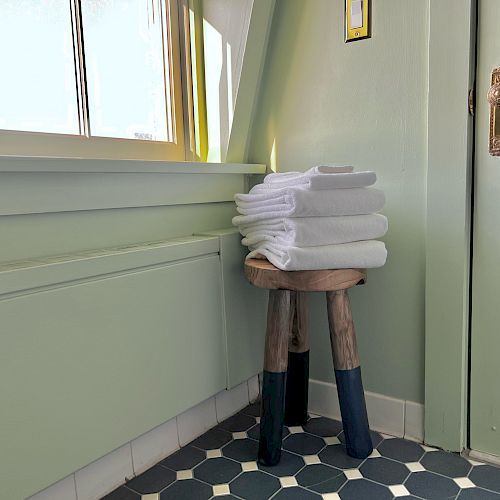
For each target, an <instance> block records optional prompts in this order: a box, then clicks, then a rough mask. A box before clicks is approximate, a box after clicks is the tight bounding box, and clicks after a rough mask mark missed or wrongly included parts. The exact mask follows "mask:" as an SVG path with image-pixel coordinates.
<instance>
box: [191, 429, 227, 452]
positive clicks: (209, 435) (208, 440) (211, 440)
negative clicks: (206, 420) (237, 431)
mask: <svg viewBox="0 0 500 500" xmlns="http://www.w3.org/2000/svg"><path fill="white" fill-rule="evenodd" d="M231 439H233V436H232V435H231V433H230V432H228V431H225V430H222V429H217V428H215V429H210V430H209V431H208V432H206V433H205V434H203V435H202V436H200V437H199V438H197V439H195V440H194V441H192V442H191V443H190V445H191V446H194V447H196V448H200V449H202V450H215V449H217V448H222V447H223V446H224V445H225V444H227V443H229V441H231Z"/></svg>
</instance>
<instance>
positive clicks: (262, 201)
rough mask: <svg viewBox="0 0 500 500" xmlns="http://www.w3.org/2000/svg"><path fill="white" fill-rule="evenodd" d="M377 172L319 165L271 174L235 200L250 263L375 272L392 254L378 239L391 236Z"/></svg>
mask: <svg viewBox="0 0 500 500" xmlns="http://www.w3.org/2000/svg"><path fill="white" fill-rule="evenodd" d="M376 180H377V177H376V175H375V172H354V171H353V168H352V167H332V166H318V167H313V168H311V169H310V170H308V171H306V172H303V173H299V172H288V173H280V174H269V175H267V176H266V177H265V179H264V183H263V184H258V185H257V186H254V187H253V188H252V189H251V190H250V192H249V193H248V194H237V195H236V196H235V200H236V205H237V210H238V212H239V213H240V214H241V215H238V216H236V217H234V218H233V224H234V225H236V226H238V228H239V231H240V233H241V234H242V235H243V240H242V244H243V245H245V246H248V248H249V250H250V253H249V254H248V255H247V259H249V258H258V259H267V260H269V261H270V262H271V263H272V264H274V265H275V266H276V267H277V268H279V269H283V270H285V271H299V270H312V269H342V268H373V267H381V266H383V265H384V264H385V261H386V258H387V250H386V248H385V245H384V243H383V242H381V241H375V238H380V237H382V236H384V234H385V233H386V232H387V218H386V217H384V216H383V215H381V214H378V213H377V212H379V211H380V210H382V208H383V207H384V203H385V196H384V193H383V192H382V191H380V190H379V189H375V188H373V187H370V186H372V185H373V184H375V182H376Z"/></svg>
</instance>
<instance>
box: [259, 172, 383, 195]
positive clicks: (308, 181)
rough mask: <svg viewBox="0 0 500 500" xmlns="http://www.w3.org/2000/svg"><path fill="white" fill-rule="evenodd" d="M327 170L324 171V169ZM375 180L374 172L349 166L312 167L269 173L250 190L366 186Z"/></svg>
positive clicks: (314, 189)
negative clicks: (362, 170) (300, 171)
mask: <svg viewBox="0 0 500 500" xmlns="http://www.w3.org/2000/svg"><path fill="white" fill-rule="evenodd" d="M327 168H328V169H335V171H333V172H332V171H331V170H329V171H328V172H329V173H325V171H324V169H327ZM376 181H377V175H376V174H375V172H371V171H367V172H352V168H351V167H314V168H312V169H310V170H308V171H307V172H304V173H298V172H292V173H290V174H288V173H283V174H269V175H267V176H266V177H265V178H264V184H258V185H257V186H255V187H254V189H253V190H252V192H254V193H260V192H265V190H266V189H277V188H282V187H292V186H305V187H308V188H309V189H312V190H313V191H316V190H319V189H346V188H356V187H368V186H371V185H373V184H375V182H376Z"/></svg>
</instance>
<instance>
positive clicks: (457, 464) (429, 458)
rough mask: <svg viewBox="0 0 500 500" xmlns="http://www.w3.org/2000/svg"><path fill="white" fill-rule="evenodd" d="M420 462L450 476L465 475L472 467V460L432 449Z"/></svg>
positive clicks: (428, 467) (432, 469)
mask: <svg viewBox="0 0 500 500" xmlns="http://www.w3.org/2000/svg"><path fill="white" fill-rule="evenodd" d="M420 463H421V464H422V465H423V466H424V467H425V468H426V469H427V470H430V471H432V472H437V473H438V474H443V475H444V476H448V477H465V476H467V474H468V473H469V471H470V470H471V468H472V465H471V464H470V462H468V461H467V460H465V458H463V457H461V456H460V455H457V454H455V453H446V452H444V451H431V452H429V453H426V454H425V455H424V457H423V458H422V460H420Z"/></svg>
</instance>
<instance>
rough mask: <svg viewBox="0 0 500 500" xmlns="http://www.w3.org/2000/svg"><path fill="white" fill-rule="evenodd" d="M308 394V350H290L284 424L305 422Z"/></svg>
mask: <svg viewBox="0 0 500 500" xmlns="http://www.w3.org/2000/svg"><path fill="white" fill-rule="evenodd" d="M308 396H309V351H306V352H291V351H290V352H289V353H288V374H287V378H286V397H285V425H288V426H289V427H290V426H301V425H305V424H306V423H307V402H308Z"/></svg>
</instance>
